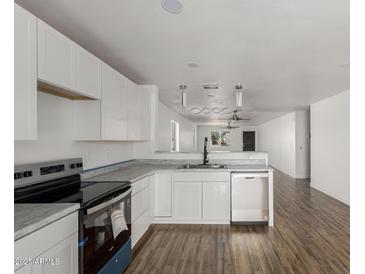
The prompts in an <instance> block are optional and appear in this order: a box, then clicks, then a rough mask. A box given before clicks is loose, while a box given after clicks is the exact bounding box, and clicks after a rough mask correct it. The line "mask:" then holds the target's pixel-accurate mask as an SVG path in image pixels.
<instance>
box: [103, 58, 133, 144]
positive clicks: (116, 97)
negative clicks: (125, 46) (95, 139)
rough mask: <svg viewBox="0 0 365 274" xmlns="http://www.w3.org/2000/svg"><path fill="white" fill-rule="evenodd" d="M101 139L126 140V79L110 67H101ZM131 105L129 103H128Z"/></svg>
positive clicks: (104, 65)
mask: <svg viewBox="0 0 365 274" xmlns="http://www.w3.org/2000/svg"><path fill="white" fill-rule="evenodd" d="M102 79H103V81H102V100H101V139H103V140H126V139H127V100H126V98H127V92H126V89H125V80H126V78H125V77H124V76H122V75H121V74H120V73H119V72H117V71H116V70H114V69H113V68H111V67H110V66H108V65H106V64H103V65H102ZM128 104H131V102H128Z"/></svg>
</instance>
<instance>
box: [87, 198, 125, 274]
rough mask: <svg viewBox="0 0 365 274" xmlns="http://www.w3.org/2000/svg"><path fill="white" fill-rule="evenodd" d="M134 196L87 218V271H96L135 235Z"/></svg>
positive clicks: (88, 215)
mask: <svg viewBox="0 0 365 274" xmlns="http://www.w3.org/2000/svg"><path fill="white" fill-rule="evenodd" d="M130 212H131V198H130V195H128V196H127V197H125V198H124V199H123V200H120V201H118V202H116V203H114V204H112V205H109V206H107V207H104V208H102V209H100V210H98V211H96V212H93V213H91V214H87V215H84V218H83V239H84V245H83V248H82V251H81V252H82V256H83V261H84V273H96V272H97V271H98V270H100V268H101V267H103V265H104V264H105V263H106V262H108V261H109V260H110V259H111V257H113V255H114V254H115V253H116V252H117V251H118V250H119V249H120V248H121V247H122V246H123V245H124V243H126V242H127V241H128V240H129V238H130V235H131V213H130Z"/></svg>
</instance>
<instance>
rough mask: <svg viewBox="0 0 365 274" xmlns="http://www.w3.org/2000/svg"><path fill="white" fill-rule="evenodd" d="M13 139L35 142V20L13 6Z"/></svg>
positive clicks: (19, 8) (32, 16) (21, 9)
mask: <svg viewBox="0 0 365 274" xmlns="http://www.w3.org/2000/svg"><path fill="white" fill-rule="evenodd" d="M14 138H15V139H16V140H36V139H37V18H36V17H35V16H34V15H32V14H31V13H29V12H28V11H26V10H25V9H23V8H22V7H20V6H18V5H17V4H14Z"/></svg>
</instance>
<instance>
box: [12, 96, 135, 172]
mask: <svg viewBox="0 0 365 274" xmlns="http://www.w3.org/2000/svg"><path fill="white" fill-rule="evenodd" d="M133 156H134V155H133V143H131V142H74V141H72V101H71V100H69V99H65V98H61V97H56V96H53V95H49V94H45V93H42V92H38V140H36V141H15V143H14V161H15V164H21V163H30V162H37V161H48V160H55V159H61V158H70V157H83V160H84V168H85V169H89V168H94V167H98V166H102V165H107V164H112V163H116V162H121V161H125V160H130V159H133Z"/></svg>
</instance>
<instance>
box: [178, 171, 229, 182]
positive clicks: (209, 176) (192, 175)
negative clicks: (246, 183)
mask: <svg viewBox="0 0 365 274" xmlns="http://www.w3.org/2000/svg"><path fill="white" fill-rule="evenodd" d="M175 181H176V182H229V181H230V173H229V172H212V171H208V172H201V171H199V172H175Z"/></svg>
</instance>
